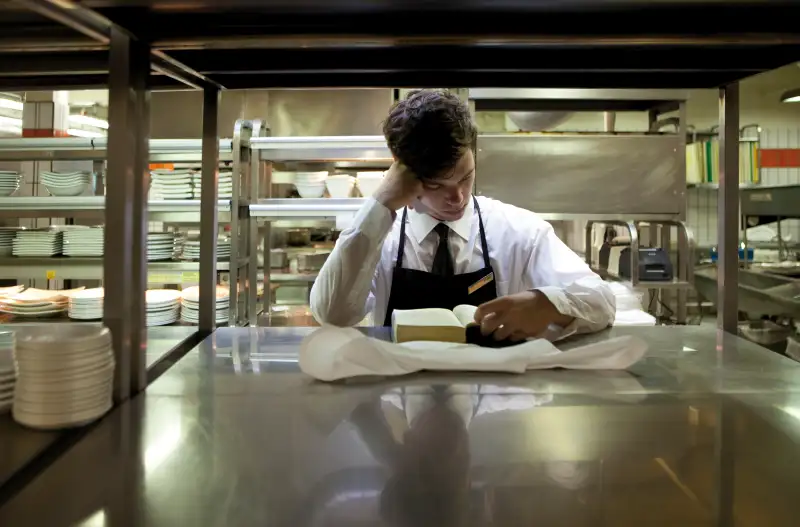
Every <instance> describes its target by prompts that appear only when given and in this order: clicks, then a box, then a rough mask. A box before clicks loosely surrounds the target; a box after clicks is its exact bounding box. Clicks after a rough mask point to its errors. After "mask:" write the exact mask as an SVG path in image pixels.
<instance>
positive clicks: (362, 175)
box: [356, 171, 385, 179]
mask: <svg viewBox="0 0 800 527" xmlns="http://www.w3.org/2000/svg"><path fill="white" fill-rule="evenodd" d="M384 174H385V172H380V171H370V172H357V173H356V176H357V177H358V179H383V175H384Z"/></svg>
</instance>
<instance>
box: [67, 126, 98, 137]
mask: <svg viewBox="0 0 800 527" xmlns="http://www.w3.org/2000/svg"><path fill="white" fill-rule="evenodd" d="M67 133H68V134H69V135H71V136H73V137H105V134H101V133H100V132H91V131H89V130H80V129H78V128H70V129H68V130H67Z"/></svg>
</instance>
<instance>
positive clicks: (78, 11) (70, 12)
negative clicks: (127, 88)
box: [14, 0, 222, 89]
mask: <svg viewBox="0 0 800 527" xmlns="http://www.w3.org/2000/svg"><path fill="white" fill-rule="evenodd" d="M14 1H15V2H16V3H18V4H20V5H22V6H24V7H26V8H28V9H30V10H31V11H33V12H35V13H38V14H40V15H42V16H45V17H47V18H48V19H50V20H53V21H55V22H58V23H60V24H62V25H64V26H66V27H69V28H71V29H73V30H75V31H77V32H79V33H81V34H83V35H86V36H87V37H89V38H91V39H92V40H95V41H97V42H99V43H101V44H103V45H109V43H110V41H111V29H112V27H114V23H113V22H111V21H110V20H109V19H108V18H106V17H104V16H103V15H101V14H99V13H96V12H95V11H92V10H91V9H88V8H86V7H83V6H81V5H79V4H77V3H75V2H73V1H70V0H14ZM129 36H130V37H131V38H135V36H133V35H130V34H129ZM152 67H153V69H154V70H155V71H156V72H158V73H161V74H163V75H166V76H168V77H171V78H173V79H175V80H178V81H180V82H182V83H184V84H186V85H187V86H191V87H192V88H197V89H201V88H205V87H214V88H221V87H222V86H220V85H219V84H217V83H216V82H214V81H212V80H211V79H209V78H208V77H206V76H204V75H201V74H200V73H198V72H196V71H195V70H193V69H192V68H189V67H188V66H185V65H183V64H181V63H180V62H178V61H176V60H173V59H171V58H170V57H169V56H167V55H166V54H165V53H164V52H163V51H160V50H153V52H152Z"/></svg>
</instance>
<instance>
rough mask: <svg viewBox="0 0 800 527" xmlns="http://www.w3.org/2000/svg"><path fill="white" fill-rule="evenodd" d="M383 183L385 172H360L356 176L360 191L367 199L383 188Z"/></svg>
mask: <svg viewBox="0 0 800 527" xmlns="http://www.w3.org/2000/svg"><path fill="white" fill-rule="evenodd" d="M381 181H383V172H358V173H357V174H356V184H357V185H358V191H359V192H361V195H362V196H364V197H365V198H368V197H370V196H372V195H373V194H375V191H376V190H378V187H379V186H381Z"/></svg>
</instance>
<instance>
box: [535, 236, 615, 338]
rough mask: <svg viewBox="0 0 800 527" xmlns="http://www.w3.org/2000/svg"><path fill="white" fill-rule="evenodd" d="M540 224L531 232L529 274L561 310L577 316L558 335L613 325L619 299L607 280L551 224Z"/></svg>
mask: <svg viewBox="0 0 800 527" xmlns="http://www.w3.org/2000/svg"><path fill="white" fill-rule="evenodd" d="M542 224H543V225H542ZM538 227H539V228H537V229H535V230H534V231H533V232H532V233H531V234H532V237H533V247H532V250H531V256H530V259H529V261H528V265H527V274H528V276H527V278H528V280H530V283H531V284H532V286H533V287H532V288H533V289H537V290H539V291H541V292H542V293H544V294H545V295H546V296H547V298H548V299H549V300H550V302H552V303H553V305H554V306H555V307H556V309H557V310H558V311H559V312H560V313H561V314H563V315H566V316H570V317H574V319H575V320H574V321H573V322H572V323H571V324H570V325H569V326H568V327H566V328H563V331H561V334H560V335H555V336H556V338H564V337H567V336H569V335H571V334H574V333H590V332H594V331H600V330H601V329H604V328H606V327H608V326H610V325H612V324H613V322H614V314H615V312H616V302H615V298H614V293H613V292H612V290H611V288H610V287H609V286H608V284H607V283H605V282H604V281H603V280H602V279H601V278H600V277H599V276H598V275H597V274H596V273H594V272H592V270H591V269H590V268H589V266H588V265H586V262H584V261H583V260H582V259H581V258H580V256H578V255H577V254H576V253H575V252H574V251H572V249H570V248H569V247H567V246H566V244H564V242H562V241H561V240H560V239H559V238H558V236H556V234H555V232H554V231H553V227H552V226H551V225H550V224H548V223H546V222H544V221H541V223H540V224H539V225H538Z"/></svg>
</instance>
